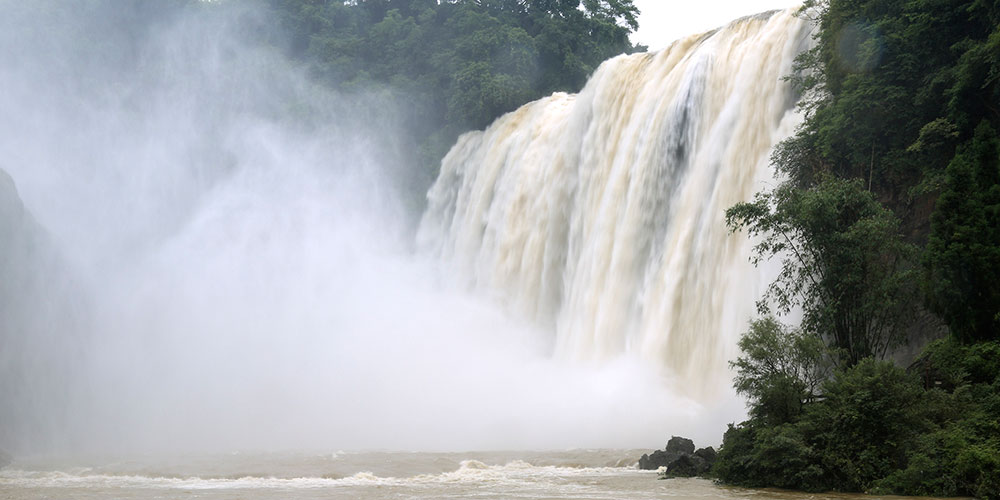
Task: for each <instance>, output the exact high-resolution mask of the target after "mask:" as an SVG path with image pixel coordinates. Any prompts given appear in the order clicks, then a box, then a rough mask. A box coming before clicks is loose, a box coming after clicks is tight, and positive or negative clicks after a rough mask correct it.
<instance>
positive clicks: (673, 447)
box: [667, 436, 694, 456]
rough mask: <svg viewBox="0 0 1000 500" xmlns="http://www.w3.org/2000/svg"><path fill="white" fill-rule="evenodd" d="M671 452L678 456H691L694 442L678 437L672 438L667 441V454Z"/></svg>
mask: <svg viewBox="0 0 1000 500" xmlns="http://www.w3.org/2000/svg"><path fill="white" fill-rule="evenodd" d="M671 452H673V453H675V454H677V455H678V456H680V455H691V454H693V453H694V441H691V440H690V439H688V438H682V437H680V436H672V437H671V438H670V441H667V453H671Z"/></svg>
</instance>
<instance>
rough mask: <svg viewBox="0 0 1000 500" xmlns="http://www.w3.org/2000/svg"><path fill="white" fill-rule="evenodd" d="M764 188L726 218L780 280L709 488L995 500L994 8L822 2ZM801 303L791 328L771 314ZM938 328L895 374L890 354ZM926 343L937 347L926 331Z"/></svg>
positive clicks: (998, 68)
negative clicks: (742, 416)
mask: <svg viewBox="0 0 1000 500" xmlns="http://www.w3.org/2000/svg"><path fill="white" fill-rule="evenodd" d="M802 15H807V16H815V17H816V19H817V21H818V31H817V33H816V42H817V43H816V45H815V47H814V48H813V49H811V50H810V51H808V52H806V53H804V54H803V55H802V56H800V57H799V59H798V65H797V70H798V71H797V73H796V74H795V75H793V76H792V77H791V79H792V80H793V82H794V83H795V84H796V85H798V87H799V89H800V90H801V91H802V95H803V99H802V101H801V104H800V105H801V106H802V109H803V111H804V112H805V113H806V120H805V122H804V124H803V125H802V127H801V128H800V129H799V131H798V133H797V134H796V135H794V136H793V137H791V138H790V139H788V140H786V141H785V142H783V143H782V144H781V145H780V146H779V147H778V148H777V150H776V152H775V154H774V156H773V158H772V160H773V163H774V164H775V166H776V167H777V168H778V169H779V170H780V171H781V172H783V173H784V174H785V175H786V179H787V180H786V181H785V182H784V183H782V184H781V185H779V186H778V187H776V188H775V189H774V190H772V191H770V192H766V193H761V194H759V195H758V196H757V197H756V199H755V200H753V201H752V202H747V203H741V204H738V205H736V206H734V207H732V208H731V209H730V210H728V211H727V221H728V222H729V224H730V226H731V227H732V228H733V229H734V230H735V229H746V230H747V231H748V232H749V233H750V234H751V235H757V236H759V237H760V241H761V243H759V244H758V245H757V247H756V257H755V259H757V260H758V261H759V260H763V259H768V258H780V259H782V262H783V267H782V272H781V274H780V275H779V277H778V279H777V280H776V281H775V282H774V283H773V284H772V285H771V287H770V289H769V293H768V296H767V298H766V300H765V301H764V302H762V303H761V304H760V310H761V314H762V317H761V319H758V320H756V321H754V322H752V323H751V325H750V330H749V331H748V332H747V333H746V334H745V335H744V337H743V339H742V341H741V343H740V348H741V351H742V355H741V356H740V357H739V358H738V359H737V360H736V361H735V362H734V363H733V367H734V368H735V370H736V372H737V378H736V389H737V390H738V391H739V392H740V393H742V394H744V395H745V396H746V397H747V399H748V404H749V407H750V411H749V419H748V420H747V421H746V422H743V423H740V424H739V425H733V426H730V428H729V430H728V431H727V432H726V434H725V438H724V442H723V446H722V449H721V450H720V452H719V460H718V462H717V463H716V466H715V469H714V472H715V474H716V475H717V476H718V477H719V478H720V479H721V480H722V481H723V482H727V483H731V484H740V485H747V486H778V487H785V488H796V489H803V490H809V491H821V490H840V491H866V492H879V493H898V494H910V495H938V496H954V495H973V496H976V497H980V498H1000V479H998V478H1000V438H998V437H997V436H1000V279H998V278H1000V276H998V275H997V273H998V272H1000V140H998V136H997V130H998V126H1000V2H996V1H989V0H986V1H983V0H967V1H962V0H945V1H942V0H828V1H818V2H809V4H808V5H807V6H806V9H804V10H803V14H802ZM795 308H798V309H799V310H801V311H802V313H803V320H802V322H801V324H800V325H785V324H782V323H781V320H780V319H779V318H776V317H775V316H772V313H778V314H783V313H787V312H789V311H790V310H792V309H795ZM928 331H931V332H934V331H937V332H941V333H943V334H945V337H944V338H942V339H940V340H937V341H935V342H933V343H931V344H930V345H928V346H927V347H926V348H925V349H924V351H923V353H922V354H921V355H920V356H919V357H918V358H917V360H916V361H915V362H914V363H913V364H912V365H910V366H909V367H908V368H907V369H903V368H901V367H899V366H897V365H895V364H893V363H891V362H888V361H884V359H885V358H886V357H887V355H889V354H890V353H891V352H892V350H893V348H894V347H897V346H899V345H901V344H904V343H907V342H916V341H918V340H919V339H918V338H917V337H919V336H920V335H925V336H926V335H927V333H926V332H928ZM939 336H940V335H939Z"/></svg>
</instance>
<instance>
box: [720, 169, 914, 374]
mask: <svg viewBox="0 0 1000 500" xmlns="http://www.w3.org/2000/svg"><path fill="white" fill-rule="evenodd" d="M726 221H727V223H728V224H729V226H730V228H731V229H732V230H734V231H735V230H739V229H746V230H747V231H748V232H749V234H750V236H759V237H761V240H760V242H759V243H758V244H757V245H756V246H755V247H754V253H755V255H754V257H753V258H752V261H753V262H754V264H758V263H760V262H761V261H763V260H766V259H770V258H772V257H779V258H781V259H782V268H781V272H780V274H779V275H778V277H777V278H776V279H775V281H774V282H773V283H771V285H770V286H769V287H768V290H767V292H766V294H765V297H764V299H762V300H761V301H760V302H759V303H758V308H759V309H760V310H761V312H762V313H766V312H767V311H768V310H769V309H770V308H771V307H772V305H773V306H774V307H776V308H777V310H778V311H779V312H781V313H788V312H790V311H791V310H792V308H794V307H797V306H801V307H802V311H803V321H802V329H803V331H805V332H807V333H810V334H813V335H817V336H818V337H820V338H823V339H825V340H827V341H828V342H829V343H830V344H832V346H833V347H834V348H836V349H838V350H839V352H838V354H839V359H840V361H841V362H843V363H845V364H846V365H848V366H850V365H854V364H856V363H857V362H859V361H860V360H861V359H864V358H866V357H873V356H874V357H878V358H883V357H885V355H886V354H887V353H888V352H889V350H890V349H891V348H893V347H895V346H897V345H899V344H900V343H901V342H902V341H903V340H904V327H905V326H906V324H907V321H908V319H907V316H908V315H909V314H910V313H911V312H912V307H913V302H914V289H913V288H912V287H911V286H910V283H911V281H912V279H913V276H914V275H913V270H912V269H911V268H910V267H909V265H908V264H909V258H910V256H911V254H912V253H913V248H912V246H911V245H909V244H907V243H905V242H904V241H903V240H902V237H901V236H900V234H899V229H898V228H899V222H898V220H897V219H896V217H895V216H894V214H893V213H892V212H891V211H889V210H887V209H885V208H883V207H882V205H881V204H879V202H878V201H877V200H875V197H874V196H873V195H872V194H871V193H870V192H868V191H866V190H865V189H864V188H863V187H862V184H861V181H860V180H844V179H837V178H834V177H830V176H825V177H823V178H822V180H821V181H819V182H818V183H817V184H816V185H815V186H813V187H809V188H800V187H797V186H795V185H794V184H792V183H783V184H781V185H780V186H779V187H777V188H776V189H774V190H773V191H772V192H769V193H758V194H757V195H756V197H755V198H754V201H752V202H745V203H739V204H737V205H735V206H733V207H730V208H729V209H728V210H726Z"/></svg>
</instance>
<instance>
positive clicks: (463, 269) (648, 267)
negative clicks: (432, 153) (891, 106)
mask: <svg viewBox="0 0 1000 500" xmlns="http://www.w3.org/2000/svg"><path fill="white" fill-rule="evenodd" d="M796 10H797V9H789V10H786V11H777V12H769V13H764V14H760V15H757V16H751V17H747V18H743V19H739V20H737V21H734V22H732V23H730V24H729V25H727V26H725V27H723V28H720V29H718V30H715V31H712V32H709V33H705V34H702V35H697V36H692V37H688V38H685V39H682V40H679V41H677V42H675V43H674V44H673V45H671V46H670V47H668V48H667V49H665V50H662V51H659V52H654V53H644V54H634V55H628V56H619V57H617V58H614V59H612V60H609V61H607V62H605V63H604V64H602V65H601V66H600V68H599V69H598V70H597V71H596V72H595V74H594V75H593V76H592V78H591V79H590V81H589V82H588V83H587V85H586V87H585V88H584V89H583V90H582V91H581V92H580V93H579V94H576V95H570V94H563V93H557V94H554V95H552V96H550V97H547V98H544V99H541V100H539V101H535V102H532V103H530V104H527V105H525V106H523V107H522V108H520V109H518V110H516V111H514V112H511V113H509V114H507V115H504V116H503V117H501V118H499V119H498V120H497V121H496V122H495V123H493V124H492V125H491V126H490V127H489V128H487V129H486V130H485V131H481V132H471V133H468V134H465V135H464V136H462V137H461V138H460V139H459V141H458V143H457V144H456V145H455V146H454V147H453V148H452V150H451V151H450V152H449V153H448V155H447V156H446V157H445V159H444V160H443V162H442V165H441V171H440V175H439V178H438V179H437V182H436V183H435V184H434V185H433V187H432V188H431V189H430V191H429V193H428V195H427V198H428V209H427V211H426V213H425V215H424V217H423V220H422V223H421V226H420V230H419V234H418V244H419V245H420V247H421V249H422V250H423V251H425V252H427V253H429V254H431V255H433V256H435V257H436V258H438V259H439V260H440V261H441V262H442V263H444V266H445V267H446V269H447V271H446V272H447V274H448V275H449V276H451V277H453V278H454V279H455V280H456V281H457V282H458V283H459V284H460V285H461V286H464V287H468V288H471V289H473V290H478V291H479V292H481V293H483V294H486V295H491V296H493V297H494V298H495V299H496V300H497V301H499V302H501V303H503V304H505V305H506V306H507V308H508V309H509V310H512V311H514V312H516V313H517V314H519V315H522V316H523V317H526V318H530V319H532V320H533V321H535V322H537V323H538V324H541V325H543V326H545V327H547V328H549V330H550V331H551V332H553V335H554V342H553V351H554V354H555V356H556V357H557V358H561V359H572V360H581V361H594V362H604V361H607V360H610V359H615V358H620V357H627V358H638V359H640V360H642V361H643V362H645V363H648V364H650V365H653V366H657V367H659V368H661V369H662V372H663V373H664V374H665V375H666V376H667V377H668V378H670V379H672V380H674V381H675V382H677V383H676V384H675V386H676V387H677V388H679V389H681V390H684V391H686V392H688V393H691V394H706V393H713V392H717V391H718V390H719V389H720V388H721V387H724V386H726V385H728V380H729V377H728V372H727V367H726V360H727V359H731V357H732V355H733V350H734V349H735V343H736V339H737V338H738V335H739V333H740V332H741V331H742V330H743V329H744V328H745V326H746V323H747V321H748V320H749V319H750V317H751V316H752V314H753V313H754V312H755V307H754V304H755V302H756V301H757V300H758V299H759V297H760V295H761V292H762V289H763V287H764V286H765V285H766V283H767V282H768V280H769V279H770V277H771V276H773V272H772V271H771V270H769V269H768V268H766V267H765V268H760V269H758V268H755V267H753V266H752V265H751V264H750V263H749V262H748V257H749V255H750V250H751V246H752V243H751V242H750V241H748V239H747V238H746V236H745V235H742V234H730V232H729V230H728V229H727V227H726V225H725V223H724V211H725V209H726V208H727V207H729V206H732V205H733V204H735V203H737V202H739V201H744V200H748V199H750V198H751V197H752V195H753V193H754V192H756V191H759V190H761V189H763V188H765V187H766V186H768V185H769V183H772V182H774V173H773V172H772V170H771V168H770V167H769V161H768V160H769V152H770V151H771V150H772V148H773V147H774V145H775V144H776V143H777V142H779V141H780V140H781V139H783V138H785V137H787V136H788V135H789V134H791V133H792V132H793V131H794V127H795V125H796V124H797V123H798V122H799V120H800V118H799V116H798V115H797V113H796V111H795V102H796V97H797V96H796V95H795V94H794V91H793V89H792V88H791V85H790V84H789V83H788V82H786V81H785V80H784V79H783V77H785V76H787V75H790V74H791V73H792V71H793V61H794V58H795V56H796V55H797V54H798V53H800V52H801V51H802V50H803V49H804V48H806V46H807V44H808V42H809V24H808V23H807V22H806V21H805V20H803V19H801V18H799V17H796V16H795V12H796Z"/></svg>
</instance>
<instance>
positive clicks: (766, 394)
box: [730, 316, 832, 426]
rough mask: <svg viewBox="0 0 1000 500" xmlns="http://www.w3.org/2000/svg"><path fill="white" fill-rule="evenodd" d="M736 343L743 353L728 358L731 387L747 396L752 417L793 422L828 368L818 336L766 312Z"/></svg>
mask: <svg viewBox="0 0 1000 500" xmlns="http://www.w3.org/2000/svg"><path fill="white" fill-rule="evenodd" d="M739 347H740V352H742V355H741V356H740V357H738V358H736V361H732V362H730V366H731V367H732V368H734V369H736V378H735V379H734V381H733V386H734V387H735V388H736V392H738V393H740V394H743V395H744V396H746V397H747V402H748V405H749V406H750V416H751V417H752V418H754V419H757V420H760V421H761V422H763V423H764V424H765V425H769V426H774V425H779V424H783V423H787V422H792V421H793V420H795V419H796V418H797V417H798V415H799V414H800V413H801V412H802V406H803V404H804V403H806V402H807V401H811V400H812V399H814V398H815V397H816V396H817V395H818V392H819V387H820V384H822V383H823V381H824V380H826V379H827V378H828V377H829V376H830V372H831V370H832V364H831V362H830V356H829V354H830V353H829V352H828V351H827V349H826V346H825V345H824V344H823V341H822V340H820V339H819V338H818V337H816V336H814V335H808V334H805V333H803V332H802V331H801V330H799V329H792V328H789V327H787V326H785V325H782V324H781V323H779V322H778V320H776V319H774V318H773V317H770V316H768V317H766V318H764V319H759V320H754V321H751V322H750V330H749V331H748V332H747V333H745V334H743V337H742V338H740V341H739Z"/></svg>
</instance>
